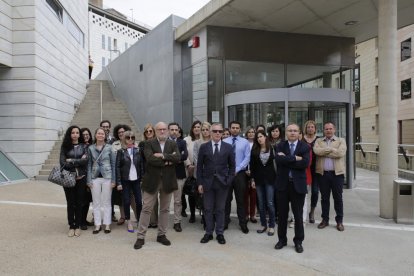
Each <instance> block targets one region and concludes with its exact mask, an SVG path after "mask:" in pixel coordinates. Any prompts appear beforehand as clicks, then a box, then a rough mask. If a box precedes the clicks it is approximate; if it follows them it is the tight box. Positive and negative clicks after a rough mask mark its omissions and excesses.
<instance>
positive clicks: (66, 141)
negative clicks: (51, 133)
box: [62, 126, 83, 153]
mask: <svg viewBox="0 0 414 276" xmlns="http://www.w3.org/2000/svg"><path fill="white" fill-rule="evenodd" d="M74 128H77V129H78V130H79V140H78V143H83V137H82V132H81V129H80V127H78V126H70V127H68V129H67V130H66V132H65V136H64V137H63V141H62V150H63V151H64V152H65V153H66V152H68V151H70V150H71V149H72V147H73V144H72V138H71V137H70V136H71V134H72V130H73V129H74Z"/></svg>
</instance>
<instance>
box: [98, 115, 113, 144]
mask: <svg viewBox="0 0 414 276" xmlns="http://www.w3.org/2000/svg"><path fill="white" fill-rule="evenodd" d="M99 126H100V127H101V128H103V129H104V131H105V140H106V142H107V143H108V144H111V145H112V143H113V142H114V141H115V138H114V137H112V136H111V122H110V121H109V120H103V121H102V122H101V123H100V124H99Z"/></svg>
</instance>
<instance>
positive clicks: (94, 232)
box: [92, 226, 102, 234]
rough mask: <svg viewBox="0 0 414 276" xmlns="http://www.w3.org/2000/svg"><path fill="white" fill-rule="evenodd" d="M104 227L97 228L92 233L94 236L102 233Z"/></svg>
mask: <svg viewBox="0 0 414 276" xmlns="http://www.w3.org/2000/svg"><path fill="white" fill-rule="evenodd" d="M101 230H102V227H100V226H99V228H95V230H93V231H92V234H98V233H99V232H101Z"/></svg>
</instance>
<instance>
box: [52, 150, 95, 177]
mask: <svg viewBox="0 0 414 276" xmlns="http://www.w3.org/2000/svg"><path fill="white" fill-rule="evenodd" d="M83 155H86V158H82V156H83ZM66 159H70V160H69V161H68V162H66ZM59 163H60V166H61V167H63V166H65V169H66V170H68V171H71V172H76V175H77V176H82V175H86V171H87V166H88V147H87V146H86V145H85V144H78V145H76V146H75V145H73V146H72V148H71V149H70V150H69V151H65V149H64V148H63V147H62V148H61V149H60V158H59Z"/></svg>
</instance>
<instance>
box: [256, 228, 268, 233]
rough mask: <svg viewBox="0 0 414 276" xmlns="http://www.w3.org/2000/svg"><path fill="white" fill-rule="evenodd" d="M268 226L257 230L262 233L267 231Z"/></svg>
mask: <svg viewBox="0 0 414 276" xmlns="http://www.w3.org/2000/svg"><path fill="white" fill-rule="evenodd" d="M266 230H267V227H263V228H262V229H259V230H257V233H259V234H262V233H264V232H266Z"/></svg>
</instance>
